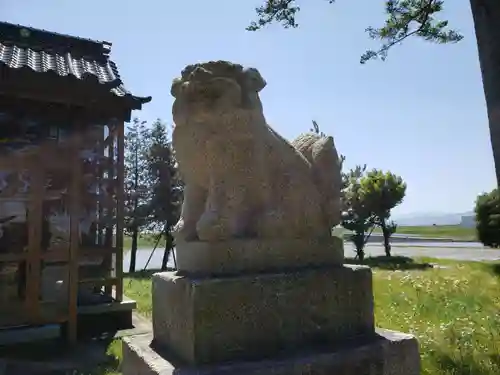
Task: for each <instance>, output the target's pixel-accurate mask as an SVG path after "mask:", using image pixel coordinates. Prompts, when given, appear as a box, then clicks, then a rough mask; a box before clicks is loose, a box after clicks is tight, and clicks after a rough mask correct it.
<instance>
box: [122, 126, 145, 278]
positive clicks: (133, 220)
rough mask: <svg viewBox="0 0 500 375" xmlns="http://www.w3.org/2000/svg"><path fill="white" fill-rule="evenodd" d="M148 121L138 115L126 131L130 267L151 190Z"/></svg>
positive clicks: (126, 222) (126, 198) (127, 232)
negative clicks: (141, 119)
mask: <svg viewBox="0 0 500 375" xmlns="http://www.w3.org/2000/svg"><path fill="white" fill-rule="evenodd" d="M147 139H148V137H147V129H146V122H145V121H140V120H139V119H138V118H135V119H134V120H133V121H132V124H131V125H130V126H129V127H128V128H127V132H126V134H125V160H124V161H125V183H124V185H125V207H124V230H125V234H127V235H129V236H130V237H131V239H132V245H131V251H130V268H129V271H130V272H133V271H135V260H136V253H137V243H138V237H139V233H140V232H141V230H142V229H143V228H144V227H145V226H146V225H147V223H148V191H149V184H148V179H147V175H146V174H144V173H143V171H144V170H145V168H146V157H145V155H146V150H147V147H148V144H147Z"/></svg>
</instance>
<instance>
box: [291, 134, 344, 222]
mask: <svg viewBox="0 0 500 375" xmlns="http://www.w3.org/2000/svg"><path fill="white" fill-rule="evenodd" d="M292 145H293V146H294V147H295V149H297V150H298V151H299V152H300V153H301V154H302V155H304V157H305V158H306V159H307V160H308V161H309V163H311V166H312V172H313V179H314V183H315V185H316V187H317V188H318V191H319V193H320V196H321V197H322V200H323V204H322V211H323V217H324V220H325V223H326V225H327V226H328V227H329V228H333V227H334V226H336V225H337V224H339V223H340V210H341V208H340V194H341V185H342V175H341V165H340V158H339V155H338V153H337V150H336V148H335V143H334V141H333V138H332V137H326V136H321V135H319V134H314V133H307V134H302V135H300V136H299V137H297V139H295V140H294V141H293V142H292Z"/></svg>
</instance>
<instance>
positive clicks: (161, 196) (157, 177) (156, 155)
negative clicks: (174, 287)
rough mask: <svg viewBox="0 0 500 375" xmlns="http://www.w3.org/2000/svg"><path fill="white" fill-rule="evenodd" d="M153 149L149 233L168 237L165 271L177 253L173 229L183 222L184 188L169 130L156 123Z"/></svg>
mask: <svg viewBox="0 0 500 375" xmlns="http://www.w3.org/2000/svg"><path fill="white" fill-rule="evenodd" d="M148 138H149V146H148V150H147V153H146V155H147V156H146V159H147V162H146V169H145V172H146V174H147V180H148V183H149V186H150V195H149V198H148V221H149V224H148V229H150V230H152V231H153V232H156V233H158V232H159V233H161V234H162V235H163V236H164V237H165V249H164V254H163V261H162V266H161V268H162V270H165V269H166V268H167V263H168V256H169V254H170V253H171V252H172V251H173V248H174V241H173V237H172V234H171V231H172V227H173V226H174V225H175V223H176V222H177V220H178V218H179V211H180V202H181V200H182V184H181V183H180V179H179V178H178V174H177V167H176V161H175V157H174V151H173V148H172V142H171V140H170V138H169V134H168V131H167V127H166V126H165V124H164V123H163V122H162V121H161V120H159V119H158V120H156V121H155V122H154V124H153V126H152V127H151V129H150V130H149V131H148Z"/></svg>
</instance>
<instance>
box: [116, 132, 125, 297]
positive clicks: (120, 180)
mask: <svg viewBox="0 0 500 375" xmlns="http://www.w3.org/2000/svg"><path fill="white" fill-rule="evenodd" d="M124 132H125V129H124V124H123V122H120V123H117V124H116V139H117V157H116V159H117V160H116V164H117V176H116V180H117V182H116V278H117V283H116V297H115V298H116V299H117V300H118V301H122V300H123V220H124V218H123V216H124V205H125V199H124V197H125V187H124V179H125V161H124V157H125V145H124V141H125V139H124V138H125V134H124Z"/></svg>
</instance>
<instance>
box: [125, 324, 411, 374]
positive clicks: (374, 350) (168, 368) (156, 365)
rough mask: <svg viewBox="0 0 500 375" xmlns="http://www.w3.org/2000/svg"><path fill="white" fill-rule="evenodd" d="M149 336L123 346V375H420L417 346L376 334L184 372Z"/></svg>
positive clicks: (386, 333) (128, 339) (396, 336)
mask: <svg viewBox="0 0 500 375" xmlns="http://www.w3.org/2000/svg"><path fill="white" fill-rule="evenodd" d="M151 340H152V335H150V334H149V335H141V336H131V337H126V338H124V341H123V362H122V371H123V375H173V374H175V375H233V374H238V375H267V374H269V375H303V374H315V375H333V374H335V375H420V357H419V352H418V343H417V340H416V339H415V338H414V337H413V336H411V335H406V334H402V333H399V332H392V331H385V330H377V334H376V335H374V336H373V337H372V338H371V339H370V340H364V341H354V342H347V341H346V342H345V343H344V345H342V346H339V347H337V348H334V349H332V350H330V351H322V352H315V353H311V352H309V353H307V352H303V353H301V354H300V355H294V356H293V357H288V358H283V357H282V358H277V359H272V360H264V361H258V362H233V363H229V364H223V365H212V366H201V367H193V366H184V365H182V364H179V363H178V362H175V361H173V360H172V359H171V358H170V357H169V356H168V355H167V354H165V353H161V352H157V351H155V350H154V349H153V348H152V347H151V345H150V344H151Z"/></svg>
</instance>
